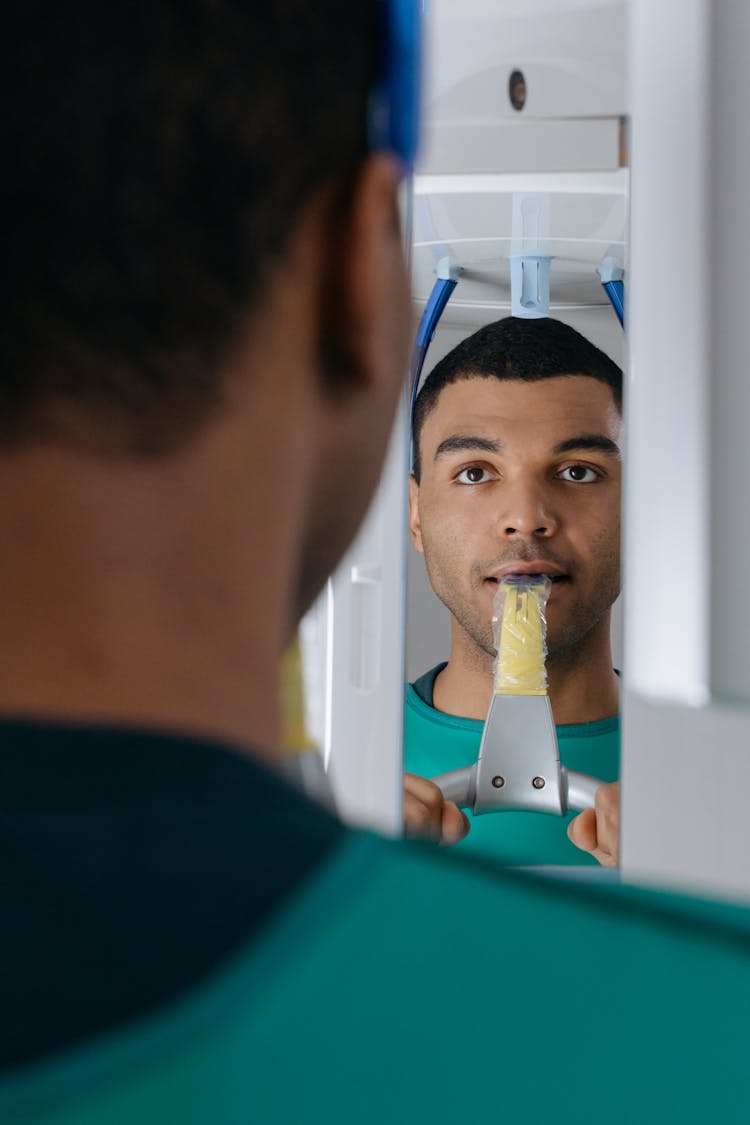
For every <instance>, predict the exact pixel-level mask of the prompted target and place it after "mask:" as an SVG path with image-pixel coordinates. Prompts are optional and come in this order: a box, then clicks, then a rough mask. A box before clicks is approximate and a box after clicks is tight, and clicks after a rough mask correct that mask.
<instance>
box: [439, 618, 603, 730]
mask: <svg viewBox="0 0 750 1125" xmlns="http://www.w3.org/2000/svg"><path fill="white" fill-rule="evenodd" d="M609 636H610V624H609V617H607V619H606V621H604V620H603V621H602V622H600V623H599V624H598V625H597V626H596V627H595V629H593V630H592V631H591V633H590V634H588V636H587V637H586V638H584V640H583V641H582V642H581V643H580V644H579V645H577V646H576V647H575V648H574V649H571V650H570V651H569V652H567V653H565V654H562V655H560V656H558V657H557V658H556V659H553V660H550V661H548V663H547V681H548V687H549V697H550V703H551V705H552V713H553V715H554V717H555V722H556V723H557V724H558V726H562V725H568V724H577V723H591V722H596V721H597V720H599V719H606V718H611V717H612V716H614V715H616V714H617V711H618V689H619V683H618V677H617V675H616V673H615V671H614V669H613V667H612V656H611V646H610V639H609ZM494 663H495V661H494V657H493V656H490V655H489V654H488V653H486V652H484V651H483V650H481V649H480V648H479V647H478V646H477V645H475V644H474V642H473V641H471V640H470V639H469V638H468V637H467V636H466V634H464V633H463V632H462V631H459V630H458V629H457V628H455V627H454V632H453V636H452V639H451V654H450V659H449V661H448V664H447V665H446V667H445V668H444V669H443V670H442V672H440V673H439V675H438V677H437V679H436V681H435V688H434V695H433V703H434V706H435V708H436V709H437V710H438V711H443V712H445V713H446V714H449V715H458V716H461V717H462V718H467V719H480V720H484V719H485V718H486V715H487V711H488V708H489V705H490V700H491V699H492V690H493V685H494Z"/></svg>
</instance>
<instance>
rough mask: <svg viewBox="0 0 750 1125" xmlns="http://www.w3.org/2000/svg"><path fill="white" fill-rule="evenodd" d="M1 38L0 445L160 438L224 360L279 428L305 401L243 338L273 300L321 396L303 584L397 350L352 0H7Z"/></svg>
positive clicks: (185, 435)
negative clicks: (252, 386) (253, 357)
mask: <svg viewBox="0 0 750 1125" xmlns="http://www.w3.org/2000/svg"><path fill="white" fill-rule="evenodd" d="M3 44H4V47H3V73H4V78H5V82H6V89H7V90H10V91H11V92H12V96H9V99H8V100H7V102H6V107H5V112H4V125H3V128H4V130H5V139H6V143H5V146H4V151H5V153H6V157H7V162H8V171H7V172H6V174H5V176H4V177H3V189H2V190H3V195H4V203H5V206H4V211H5V214H6V217H7V219H8V222H7V224H6V236H5V239H4V247H3V269H4V271H5V284H4V286H3V305H4V330H3V345H2V349H3V350H2V372H3V375H2V378H1V379H0V452H2V453H14V452H16V451H18V450H19V449H20V450H22V449H25V448H28V447H29V446H31V445H32V444H34V443H36V444H38V443H47V444H50V443H51V444H56V445H58V446H59V447H61V448H67V449H75V450H78V451H80V452H81V453H82V454H86V455H93V456H95V457H99V458H102V459H104V460H107V461H109V462H112V461H113V460H117V459H123V460H127V459H130V460H133V459H141V460H143V461H144V463H145V462H146V461H150V462H151V463H153V461H154V459H158V458H168V457H170V456H174V455H179V454H181V453H182V452H183V451H184V450H185V449H186V448H188V447H189V446H190V443H191V442H192V441H193V440H194V439H195V437H196V435H199V434H200V433H201V432H202V430H204V428H205V427H206V426H207V425H208V424H209V423H210V422H211V420H212V419H213V418H215V417H216V416H217V415H219V414H220V413H221V411H222V410H224V409H225V408H226V407H227V404H228V403H229V401H230V399H231V397H232V383H233V380H236V381H237V383H238V384H239V383H240V382H241V381H242V380H255V381H257V382H258V383H259V384H263V383H265V384H268V386H269V387H271V380H272V379H273V378H274V377H276V378H277V379H278V385H277V386H276V388H275V400H276V401H275V404H273V405H272V404H271V403H270V402H269V401H268V400H269V394H265V395H262V396H261V399H260V400H259V401H262V402H263V403H266V404H267V407H264V409H266V408H267V411H268V412H267V414H266V416H264V417H260V416H257V417H256V418H255V419H254V424H255V425H257V426H262V427H265V428H266V429H267V428H268V427H279V428H280V427H283V426H284V424H285V419H289V418H290V416H291V415H293V413H294V412H295V411H296V410H298V411H304V410H306V409H307V407H306V405H305V404H304V403H300V402H297V401H295V397H294V392H291V391H290V390H289V388H288V387H287V386H286V385H285V383H284V382H283V376H282V374H281V372H280V371H279V372H275V371H273V370H263V369H262V366H260V365H258V364H257V363H256V364H255V366H254V369H253V370H248V369H246V365H245V362H244V360H243V357H244V356H246V345H247V341H248V340H261V339H263V338H264V334H265V335H268V333H267V327H268V324H269V323H270V321H271V320H273V319H275V320H276V321H279V320H281V319H283V318H284V316H285V315H287V317H288V321H289V322H288V323H286V324H285V325H284V330H285V332H286V334H287V338H288V339H289V340H290V341H292V342H296V343H298V344H299V345H300V349H301V351H300V352H299V354H295V355H292V354H291V353H290V357H289V358H290V360H293V361H294V362H295V363H296V364H297V366H299V365H300V364H302V365H303V366H305V367H307V368H309V371H306V372H305V374H306V375H309V378H310V381H311V382H313V383H314V385H315V387H316V393H317V394H318V398H319V403H320V410H321V417H320V418H318V419H316V433H315V436H314V440H315V442H316V446H317V449H316V452H315V455H314V457H313V464H312V467H311V471H310V474H309V479H310V488H311V498H312V499H311V503H310V504H309V505H307V508H306V512H305V513H304V517H303V518H304V522H305V524H306V528H305V532H304V535H303V539H306V541H307V544H308V546H307V551H306V555H305V562H304V563H303V564H302V566H301V571H302V572H303V573H302V574H301V576H300V581H301V583H302V585H303V586H304V591H303V593H302V595H301V600H302V601H305V600H307V599H309V597H310V596H311V594H312V592H313V587H315V586H316V585H317V584H318V583H319V582H320V581H322V578H323V577H324V575H325V573H326V571H327V569H328V568H329V567H330V565H332V563H333V562H334V561H335V557H336V555H337V553H338V552H340V551H341V549H342V548H343V546H344V545H345V543H346V542H347V540H348V538H349V537H350V535H351V534H352V531H353V529H354V526H355V524H356V522H357V520H358V519H359V517H360V515H361V512H362V510H363V508H364V505H365V503H366V500H367V498H368V497H369V494H370V492H371V490H372V487H373V486H374V482H375V479H376V477H377V472H378V469H379V462H380V457H381V454H382V450H383V447H384V444H385V440H386V434H387V431H388V427H389V422H390V417H391V413H392V409H393V404H394V402H395V398H396V382H397V378H398V376H400V373H401V370H402V366H403V361H404V347H405V340H404V339H403V336H404V332H405V326H406V324H407V318H406V316H405V314H404V312H403V307H402V306H403V302H404V298H405V295H406V290H405V280H404V273H403V266H402V264H401V258H400V250H401V248H400V243H399V233H398V219H397V213H396V202H395V199H396V187H395V185H396V180H397V176H398V172H397V167H396V162H395V161H393V160H391V159H390V158H389V157H385V156H380V157H379V156H377V155H375V156H372V155H370V154H369V153H368V144H367V137H368V120H367V113H368V102H369V99H370V95H371V91H372V87H373V82H374V81H375V78H376V74H377V71H378V68H379V66H381V65H382V59H381V55H382V44H381V43H380V42H379V40H378V35H377V16H376V4H375V2H374V0H372V2H367V3H357V4H353V5H352V4H350V3H346V2H344V0H322V2H321V3H318V4H314V5H311V4H309V3H307V2H306V0H276V2H274V3H272V4H258V3H253V2H251V0H244V2H240V0H195V2H192V3H179V4H178V3H160V2H156V0H149V2H148V3H146V2H137V3H132V4H114V5H113V4H102V3H99V2H96V3H95V2H93V0H80V2H77V3H73V4H65V5H59V4H57V5H55V4H51V3H40V2H38V0H29V3H26V4H23V5H20V6H16V7H15V8H14V9H13V11H12V14H11V15H10V16H9V18H8V21H7V24H6V29H5V34H4V36H3ZM295 286H297V290H296V297H295V300H294V301H292V300H287V299H286V297H284V296H281V295H282V294H285V293H289V292H291V291H292V290H294V287H295ZM302 289H304V296H300V292H301V291H302ZM277 335H278V334H277ZM303 353H304V360H301V359H300V355H302V354H303ZM273 363H274V360H273V358H272V357H271V356H270V355H269V365H270V366H273ZM271 390H274V388H273V387H271ZM257 413H258V414H259V413H260V410H258V411H257ZM365 423H366V424H365ZM248 440H249V441H250V440H252V439H251V437H250V435H249V436H248ZM350 457H351V458H353V459H354V466H353V465H352V464H350ZM273 480H274V466H273V465H269V466H268V481H266V482H261V481H259V480H255V481H252V482H248V485H249V487H252V488H257V489H260V488H265V487H268V488H273Z"/></svg>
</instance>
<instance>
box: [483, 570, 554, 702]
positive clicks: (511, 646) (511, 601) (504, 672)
mask: <svg viewBox="0 0 750 1125" xmlns="http://www.w3.org/2000/svg"><path fill="white" fill-rule="evenodd" d="M549 591H550V584H549V581H548V580H547V581H543V582H540V581H533V582H532V581H529V582H518V581H513V582H501V583H500V586H499V590H498V595H497V597H498V600H499V599H500V597H502V595H503V594H504V595H505V596H504V599H503V604H502V617H501V618H500V635H499V643H498V652H497V664H496V669H495V695H546V694H547V671H546V668H545V657H546V655H547V653H546V643H545V642H546V619H545V615H544V609H545V606H546V604H547V598H548V597H549Z"/></svg>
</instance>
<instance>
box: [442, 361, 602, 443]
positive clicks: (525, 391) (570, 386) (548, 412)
mask: <svg viewBox="0 0 750 1125" xmlns="http://www.w3.org/2000/svg"><path fill="white" fill-rule="evenodd" d="M621 421H622V420H621V415H620V410H619V409H618V407H617V404H616V402H615V399H614V395H613V393H612V390H611V388H610V387H608V386H607V384H606V383H603V382H602V381H601V380H599V379H594V378H593V377H592V376H590V375H559V376H551V377H549V378H544V379H538V380H521V379H498V378H495V377H488V376H468V377H466V378H464V379H459V380H457V381H456V382H455V383H449V384H447V385H446V386H445V387H443V389H442V390H441V392H440V395H439V396H438V398H437V400H436V402H435V405H434V407H433V409H432V410H431V411H430V413H429V414H428V415H427V417H426V418H425V421H424V429H423V432H424V436H425V437H427V438H428V440H429V441H430V442H431V443H432V442H439V441H441V440H442V438H443V437H444V436H445V434H446V433H448V432H451V431H455V430H461V431H464V430H467V428H469V429H473V430H475V431H476V432H477V433H486V434H488V435H489V434H490V433H491V432H492V431H494V430H497V429H498V428H500V429H503V430H504V429H507V428H508V427H517V426H523V427H524V428H525V427H529V428H532V427H534V426H539V425H543V426H544V427H545V428H547V427H554V426H556V425H558V426H561V427H566V426H568V425H571V426H573V427H574V428H575V429H581V427H583V428H584V429H585V430H587V431H589V430H600V431H602V432H604V433H607V434H609V435H611V436H614V435H616V434H617V433H619V430H620V427H621ZM497 436H502V435H497Z"/></svg>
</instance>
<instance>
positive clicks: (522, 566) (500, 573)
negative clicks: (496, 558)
mask: <svg viewBox="0 0 750 1125" xmlns="http://www.w3.org/2000/svg"><path fill="white" fill-rule="evenodd" d="M511 574H513V575H518V574H543V575H545V577H547V578H551V579H552V581H553V582H554V581H555V580H556V579H558V578H567V575H566V573H565V571H563V570H561V569H560V567H559V566H554V564H552V563H548V562H543V561H542V560H541V559H540V560H539V561H538V562H514V563H506V564H505V566H501V567H499V568H498V569H497V570H493V571H491V572H490V573H489V574H488V575H486V578H487V580H488V581H495V582H501V581H502V580H503V578H507V577H508V576H509V575H511Z"/></svg>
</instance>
